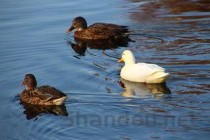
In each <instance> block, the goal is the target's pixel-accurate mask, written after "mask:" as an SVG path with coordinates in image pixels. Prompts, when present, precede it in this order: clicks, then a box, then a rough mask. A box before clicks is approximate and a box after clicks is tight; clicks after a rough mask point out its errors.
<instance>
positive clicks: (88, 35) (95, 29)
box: [67, 17, 128, 40]
mask: <svg viewBox="0 0 210 140" xmlns="http://www.w3.org/2000/svg"><path fill="white" fill-rule="evenodd" d="M74 29H76V31H75V33H74V37H76V38H81V39H88V40H89V39H95V40H100V39H121V38H128V28H127V26H120V25H116V24H110V23H95V24H92V25H90V26H89V27H88V26H87V22H86V20H85V19H84V18H83V17H76V18H75V19H74V20H73V22H72V25H71V27H70V28H69V29H68V30H67V33H70V32H71V31H73V30H74Z"/></svg>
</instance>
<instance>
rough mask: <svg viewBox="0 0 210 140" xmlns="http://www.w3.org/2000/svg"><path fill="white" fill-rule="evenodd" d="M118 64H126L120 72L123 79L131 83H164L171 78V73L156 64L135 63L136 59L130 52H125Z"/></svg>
mask: <svg viewBox="0 0 210 140" xmlns="http://www.w3.org/2000/svg"><path fill="white" fill-rule="evenodd" d="M118 62H125V66H124V67H123V68H122V69H121V72H120V76H121V78H123V79H125V80H128V81H131V82H142V83H164V82H165V81H166V80H167V78H168V77H169V73H166V72H165V69H164V68H162V67H160V66H158V65H156V64H148V63H135V57H134V55H133V53H132V52H131V51H130V50H125V51H124V52H123V53H122V58H121V59H120V60H118Z"/></svg>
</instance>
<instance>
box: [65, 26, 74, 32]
mask: <svg viewBox="0 0 210 140" xmlns="http://www.w3.org/2000/svg"><path fill="white" fill-rule="evenodd" d="M72 30H74V26H71V27H70V28H69V29H68V30H67V31H66V33H70V32H71V31H72Z"/></svg>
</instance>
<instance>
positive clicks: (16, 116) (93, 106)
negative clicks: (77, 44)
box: [0, 0, 210, 140]
mask: <svg viewBox="0 0 210 140" xmlns="http://www.w3.org/2000/svg"><path fill="white" fill-rule="evenodd" d="M0 3H1V4H0V47H1V51H0V64H1V65H0V74H1V76H0V83H1V84H0V89H1V92H0V93H1V94H0V111H1V113H0V125H1V127H0V139H1V140H10V139H18V140H24V139H30V140H31V139H40V140H46V139H50V140H57V139H59V140H60V139H62V140H69V139H113V140H115V139H122V140H124V139H128V140H134V139H149V140H152V139H161V140H162V139H170V140H172V139H186V140H188V139H209V136H210V128H209V126H210V119H209V118H210V109H209V108H210V92H209V90H210V84H209V83H210V76H209V72H210V59H209V58H210V47H209V46H210V30H209V29H210V9H209V7H210V2H209V1H208V0H203V1H202V0H197V1H190V0H186V1H185V2H180V0H175V1H171V2H169V1H165V0H160V1H156V0H151V1H146V0H145V1H143V0H139V1H131V0H130V1H120V0H116V1H111V0H107V1H100V2H99V1H94V0H86V1H82V0H77V1H74V2H71V1H65V0H62V1H55V0H53V1H52V0H45V1H41V0H37V1H33V2H32V1H26V0H23V1H16V0H11V1H4V0H1V2H0ZM76 16H83V17H85V18H86V19H87V22H88V24H89V25H90V24H92V23H95V22H107V23H115V24H120V25H127V26H128V27H129V29H130V30H131V35H130V38H131V39H132V40H134V41H135V42H129V43H128V44H127V45H119V46H118V47H117V48H112V49H107V50H103V49H100V48H99V49H94V48H91V47H87V48H86V50H85V51H84V53H83V54H82V55H81V54H78V53H77V52H75V50H74V49H72V47H71V45H69V43H68V42H69V41H72V42H74V38H73V36H72V34H69V35H67V34H66V33H65V32H66V30H67V29H68V28H69V27H70V25H71V22H72V20H73V18H74V17H76ZM125 49H130V50H132V51H133V52H134V54H135V56H136V59H137V61H139V62H148V63H155V64H158V65H160V66H162V67H164V68H166V70H167V72H169V73H170V74H171V77H170V78H169V80H168V81H167V83H166V85H164V86H160V85H145V84H140V83H139V84H138V83H130V82H126V81H121V82H120V76H119V73H120V68H121V67H122V64H118V63H117V58H119V57H120V56H121V53H122V52H123V50H125ZM26 73H33V74H34V75H35V76H36V78H37V81H38V85H46V84H48V85H51V86H54V87H56V88H58V89H60V90H62V91H63V92H65V93H66V94H67V95H68V97H69V98H68V100H67V102H66V104H65V106H64V107H61V108H59V107H58V108H56V107H55V108H38V107H30V106H24V105H22V104H20V101H19V97H18V95H19V94H20V93H21V91H22V90H23V89H24V87H22V86H21V82H22V80H23V78H24V75H25V74H26ZM122 83H123V84H122ZM156 91H159V94H155V93H156ZM56 111H57V112H59V113H58V114H59V115H55V114H56V113H55V112H56Z"/></svg>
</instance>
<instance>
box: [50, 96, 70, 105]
mask: <svg viewBox="0 0 210 140" xmlns="http://www.w3.org/2000/svg"><path fill="white" fill-rule="evenodd" d="M66 99H67V96H63V97H61V98H57V99H54V100H53V104H54V105H62V104H64V102H65V101H66Z"/></svg>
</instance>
